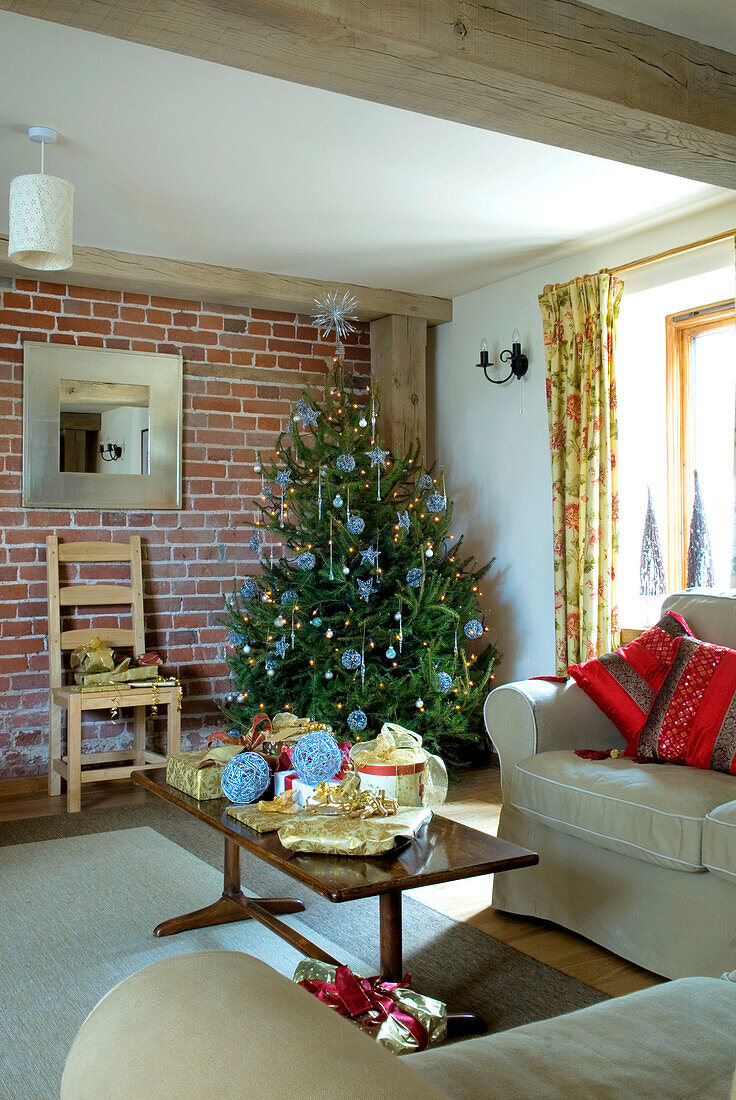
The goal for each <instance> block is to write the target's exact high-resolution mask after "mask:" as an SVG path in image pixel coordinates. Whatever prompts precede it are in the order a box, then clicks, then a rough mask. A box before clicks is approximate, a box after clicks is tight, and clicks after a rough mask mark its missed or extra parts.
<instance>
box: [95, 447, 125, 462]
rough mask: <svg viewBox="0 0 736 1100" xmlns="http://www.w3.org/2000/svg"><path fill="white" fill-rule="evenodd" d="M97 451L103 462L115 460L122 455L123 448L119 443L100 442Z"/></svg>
mask: <svg viewBox="0 0 736 1100" xmlns="http://www.w3.org/2000/svg"><path fill="white" fill-rule="evenodd" d="M99 452H100V454H101V455H102V461H103V462H117V460H118V459H119V458H122V457H123V448H122V447H121V446H120V444H119V443H100V446H99Z"/></svg>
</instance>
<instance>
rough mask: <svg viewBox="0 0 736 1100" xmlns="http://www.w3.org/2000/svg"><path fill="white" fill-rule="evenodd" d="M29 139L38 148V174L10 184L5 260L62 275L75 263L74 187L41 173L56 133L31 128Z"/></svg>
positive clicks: (37, 127) (12, 181)
mask: <svg viewBox="0 0 736 1100" xmlns="http://www.w3.org/2000/svg"><path fill="white" fill-rule="evenodd" d="M28 137H29V138H30V140H31V141H33V142H35V143H36V144H40V146H41V171H40V172H39V173H34V174H33V175H27V176H16V177H15V179H14V180H11V183H10V233H9V237H8V259H10V260H11V261H12V262H13V263H16V264H19V265H20V266H21V267H30V268H33V269H35V270H36V271H63V270H64V269H65V268H67V267H71V266H72V264H73V262H74V254H73V249H72V225H73V216H74V185H73V184H71V183H69V182H68V180H64V179H60V178H59V176H48V175H46V173H45V172H44V150H45V146H46V145H47V144H48V145H53V144H55V143H56V140H57V138H58V134H57V132H56V130H52V129H51V127H50V126H31V127H30V129H29V130H28Z"/></svg>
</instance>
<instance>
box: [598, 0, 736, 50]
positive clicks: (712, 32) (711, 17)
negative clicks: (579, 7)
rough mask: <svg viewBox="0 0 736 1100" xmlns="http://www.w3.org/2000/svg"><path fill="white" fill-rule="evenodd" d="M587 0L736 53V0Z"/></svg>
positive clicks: (653, 25) (604, 9) (638, 20)
mask: <svg viewBox="0 0 736 1100" xmlns="http://www.w3.org/2000/svg"><path fill="white" fill-rule="evenodd" d="M585 3H587V4H590V6H591V7H593V8H601V9H602V10H603V11H611V12H614V13H615V14H616V15H623V16H624V17H625V18H626V19H634V20H636V21H637V22H639V23H648V24H649V25H650V26H652V27H660V28H661V29H662V30H664V31H671V32H672V34H680V35H682V36H683V38H692V39H694V40H695V41H696V42H705V43H706V45H708V46H715V47H716V48H717V49H719V50H727V51H728V52H729V53H736V3H735V2H734V0H644V2H642V0H585Z"/></svg>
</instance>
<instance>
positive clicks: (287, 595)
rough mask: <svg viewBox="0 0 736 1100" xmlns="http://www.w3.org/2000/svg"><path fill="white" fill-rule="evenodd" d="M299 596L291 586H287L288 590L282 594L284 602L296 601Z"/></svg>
mask: <svg viewBox="0 0 736 1100" xmlns="http://www.w3.org/2000/svg"><path fill="white" fill-rule="evenodd" d="M298 598H299V597H298V596H297V594H296V592H294V591H292V589H291V588H287V590H286V591H285V592H283V593H282V594H281V602H282V603H296V601H297V599H298Z"/></svg>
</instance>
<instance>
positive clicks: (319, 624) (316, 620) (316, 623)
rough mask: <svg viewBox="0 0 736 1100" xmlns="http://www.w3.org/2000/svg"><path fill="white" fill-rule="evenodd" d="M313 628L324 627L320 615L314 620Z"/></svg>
mask: <svg viewBox="0 0 736 1100" xmlns="http://www.w3.org/2000/svg"><path fill="white" fill-rule="evenodd" d="M312 626H322V620H321V619H320V617H319V615H317V616H316V617H315V618H314V619H312Z"/></svg>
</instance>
